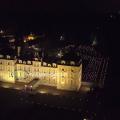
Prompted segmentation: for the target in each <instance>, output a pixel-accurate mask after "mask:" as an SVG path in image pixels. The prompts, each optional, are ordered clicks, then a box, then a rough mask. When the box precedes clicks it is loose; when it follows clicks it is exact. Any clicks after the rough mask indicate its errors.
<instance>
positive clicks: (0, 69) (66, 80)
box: [0, 55, 82, 91]
mask: <svg viewBox="0 0 120 120" xmlns="http://www.w3.org/2000/svg"><path fill="white" fill-rule="evenodd" d="M69 63H70V64H69V65H68V64H66V61H64V60H62V61H61V64H56V63H51V64H50V63H46V62H43V61H39V60H34V61H29V60H27V61H24V60H20V59H11V57H10V56H6V58H4V56H3V55H0V81H2V82H10V83H15V82H16V81H18V82H23V83H25V84H29V83H30V82H31V81H33V80H34V79H37V80H38V82H37V84H36V85H47V86H54V87H56V88H57V89H62V90H73V91H78V90H79V88H80V86H81V80H82V64H80V65H75V62H74V61H70V62H69ZM33 87H34V86H33Z"/></svg>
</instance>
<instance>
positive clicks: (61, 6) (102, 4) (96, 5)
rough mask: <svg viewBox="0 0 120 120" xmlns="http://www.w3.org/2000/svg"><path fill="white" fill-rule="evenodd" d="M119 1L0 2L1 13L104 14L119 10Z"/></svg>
mask: <svg viewBox="0 0 120 120" xmlns="http://www.w3.org/2000/svg"><path fill="white" fill-rule="evenodd" d="M119 6H120V1H119V0H78V1H76V0H69V1H68V0H24V1H22V0H1V1H0V9H1V11H4V12H5V11H6V12H9V11H12V12H36V11H37V12H47V13H56V14H58V13H65V12H80V13H85V12H87V13H89V12H90V13H91V12H92V13H93V12H96V13H105V12H110V11H115V10H119Z"/></svg>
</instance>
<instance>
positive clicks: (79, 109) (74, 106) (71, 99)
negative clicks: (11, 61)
mask: <svg viewBox="0 0 120 120" xmlns="http://www.w3.org/2000/svg"><path fill="white" fill-rule="evenodd" d="M107 100H108V98H107V97H106V96H105V95H104V94H103V91H101V90H96V91H93V92H91V93H86V94H82V93H72V94H69V95H67V96H65V95H61V96H58V95H48V94H29V93H24V92H21V91H19V90H13V89H5V88H0V120H5V119H9V120H36V119H42V120H44V119H49V120H52V119H54V120H58V119H60V120H63V119H66V120H69V119H71V120H76V119H79V120H115V119H116V118H117V119H118V112H119V110H118V108H119V107H117V106H116V107H113V106H112V104H111V102H110V101H111V100H110V101H108V102H106V101H107Z"/></svg>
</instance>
